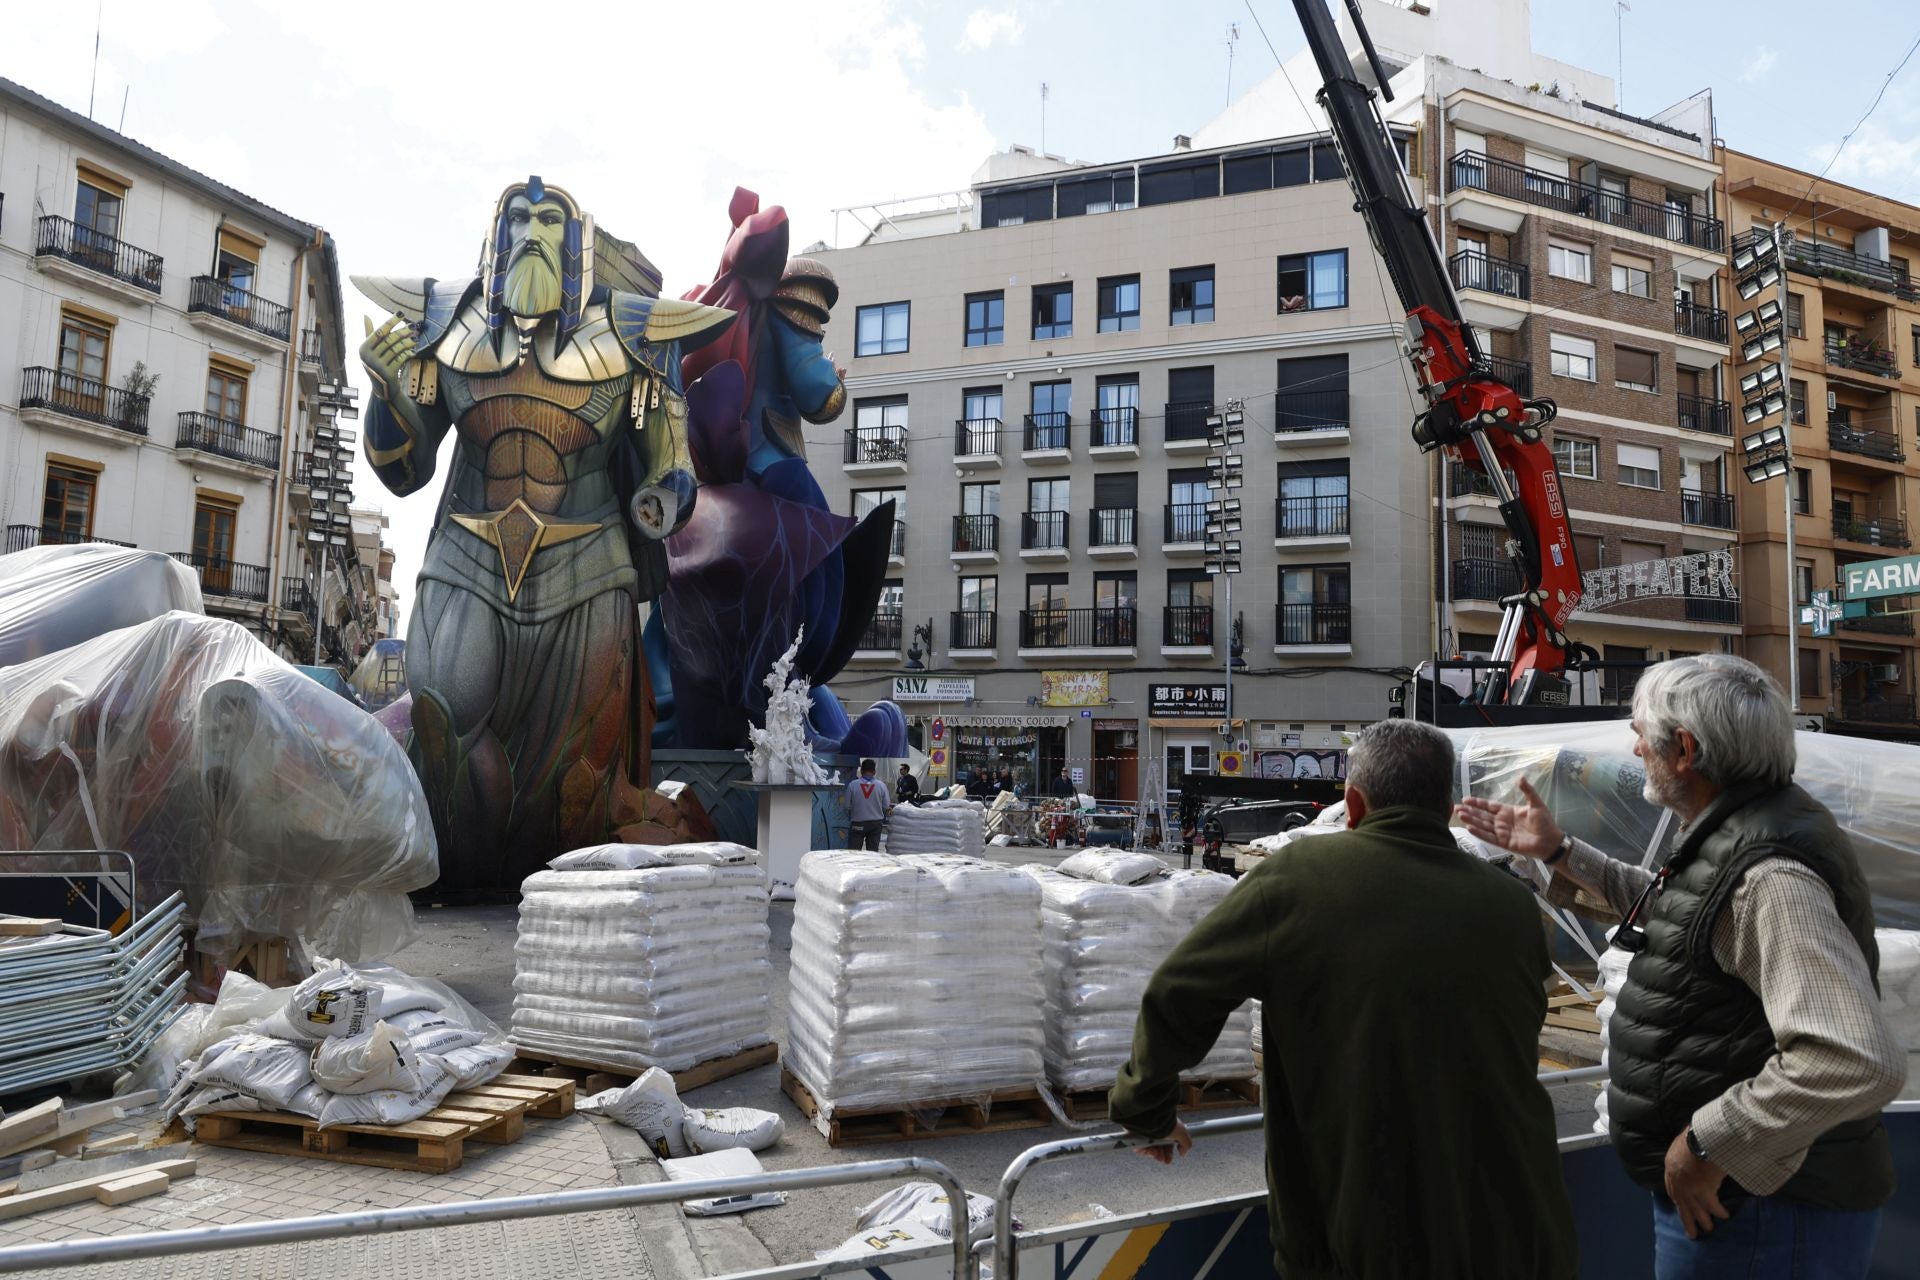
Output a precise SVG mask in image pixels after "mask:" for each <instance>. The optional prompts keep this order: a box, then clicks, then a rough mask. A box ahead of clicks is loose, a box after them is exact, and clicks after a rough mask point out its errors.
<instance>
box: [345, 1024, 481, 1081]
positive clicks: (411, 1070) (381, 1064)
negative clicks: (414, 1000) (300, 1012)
mask: <svg viewBox="0 0 1920 1280" xmlns="http://www.w3.org/2000/svg"><path fill="white" fill-rule="evenodd" d="M473 1034H474V1036H475V1037H476V1038H477V1037H478V1035H479V1033H478V1032H474V1033H473ZM421 1052H422V1050H420V1049H419V1048H418V1047H417V1046H415V1045H414V1044H413V1043H412V1042H411V1041H409V1040H408V1038H407V1033H406V1032H404V1031H401V1030H400V1029H398V1028H397V1027H395V1026H393V1025H392V1024H391V1023H387V1022H376V1023H374V1024H373V1029H372V1030H371V1031H368V1032H367V1033H366V1034H364V1035H358V1036H330V1037H328V1038H327V1039H325V1040H322V1041H321V1042H320V1043H319V1044H317V1045H315V1046H314V1047H313V1056H312V1059H311V1061H312V1064H313V1082H314V1083H315V1084H317V1085H319V1086H320V1087H321V1088H323V1089H326V1090H328V1091H329V1092H332V1093H373V1092H376V1091H378V1090H393V1091H397V1092H400V1093H413V1092H415V1091H416V1090H418V1089H419V1088H420V1072H419V1066H420V1059H419V1056H418V1055H419V1054H420V1053H421Z"/></svg>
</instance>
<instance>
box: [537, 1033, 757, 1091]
mask: <svg viewBox="0 0 1920 1280" xmlns="http://www.w3.org/2000/svg"><path fill="white" fill-rule="evenodd" d="M516 1047H517V1046H516ZM518 1052H519V1054H520V1056H519V1057H518V1058H517V1059H515V1060H514V1062H512V1063H511V1064H510V1065H511V1067H512V1068H513V1069H514V1070H516V1071H521V1072H525V1073H526V1074H527V1075H530V1076H536V1077H540V1078H542V1079H553V1080H573V1081H575V1082H576V1083H578V1084H579V1086H580V1092H582V1093H599V1092H600V1091H601V1090H602V1089H618V1088H621V1087H623V1086H625V1085H629V1084H632V1083H633V1082H634V1081H635V1080H637V1079H639V1078H640V1077H641V1076H642V1075H644V1074H645V1073H646V1068H644V1067H640V1068H635V1067H621V1066H615V1065H614V1064H612V1063H607V1062H595V1061H593V1060H592V1059H590V1058H570V1057H567V1056H565V1055H563V1054H558V1053H550V1052H548V1051H547V1050H545V1049H525V1048H520V1049H518ZM779 1059H780V1046H779V1045H776V1044H761V1045H755V1046H754V1047H753V1048H751V1049H742V1050H741V1051H740V1052H738V1053H734V1054H729V1055H727V1056H726V1057H724V1058H708V1059H707V1060H706V1061H705V1062H696V1063H694V1064H693V1065H692V1066H690V1067H688V1068H687V1069H686V1070H685V1071H675V1072H672V1073H671V1074H672V1076H673V1088H674V1092H676V1093H689V1092H691V1091H692V1090H695V1089H698V1088H699V1087H700V1086H701V1085H703V1084H712V1083H713V1082H714V1081H716V1080H725V1079H726V1078H727V1077H728V1076H737V1075H739V1074H740V1073H741V1072H743V1071H752V1070H753V1069H754V1068H755V1067H764V1066H766V1065H767V1064H768V1063H770V1062H777V1061H779Z"/></svg>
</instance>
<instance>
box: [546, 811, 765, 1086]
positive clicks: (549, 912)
mask: <svg viewBox="0 0 1920 1280" xmlns="http://www.w3.org/2000/svg"><path fill="white" fill-rule="evenodd" d="M683 847H684V848H687V849H690V850H692V851H693V853H692V854H690V855H681V854H677V853H675V852H674V849H675V846H662V847H655V846H642V845H629V846H613V847H612V848H616V849H620V850H621V852H619V853H609V852H607V850H608V848H609V847H608V846H602V847H600V848H598V849H591V850H580V851H578V852H579V853H581V854H584V855H591V857H589V858H582V859H581V861H602V860H609V859H611V860H618V861H621V862H631V863H633V864H634V865H633V866H632V867H631V868H629V869H625V870H571V871H541V872H537V873H535V874H534V875H532V876H529V877H528V878H527V880H526V882H525V883H524V884H522V885H521V902H520V923H519V937H518V939H517V940H516V941H515V943H514V957H515V963H514V970H515V971H514V982H513V986H514V1000H513V1038H514V1042H515V1043H516V1044H519V1045H521V1046H523V1047H525V1048H528V1049H531V1050H535V1051H545V1052H548V1053H554V1054H559V1055H562V1056H566V1057H573V1058H584V1059H586V1060H588V1061H591V1062H599V1063H605V1064H607V1065H610V1066H616V1067H627V1068H631V1069H634V1070H644V1069H646V1068H647V1067H652V1066H661V1067H665V1068H666V1069H667V1070H669V1071H684V1070H686V1069H687V1068H689V1067H692V1066H694V1065H695V1064H696V1063H700V1062H705V1061H707V1060H709V1059H712V1058H720V1057H726V1056H729V1055H731V1054H735V1053H738V1052H740V1051H742V1050H743V1049H749V1048H753V1047H756V1046H758V1045H763V1044H766V1043H768V1034H767V1032H768V1026H769V1023H770V1021H771V1003H770V997H769V986H770V982H771V976H772V963H771V961H770V959H769V956H768V950H767V948H768V940H769V937H770V934H769V931H768V928H767V884H766V876H765V872H764V871H763V869H762V868H761V866H760V865H759V861H758V855H757V854H754V853H753V851H752V850H749V849H743V848H742V847H741V846H739V845H725V844H709V845H703V846H683ZM649 849H652V850H653V852H651V853H648V852H645V851H646V850H649ZM741 855H746V857H745V860H742V858H741ZM573 857H574V855H573V854H567V855H563V856H562V857H561V858H560V859H556V861H566V860H569V859H572V858H573Z"/></svg>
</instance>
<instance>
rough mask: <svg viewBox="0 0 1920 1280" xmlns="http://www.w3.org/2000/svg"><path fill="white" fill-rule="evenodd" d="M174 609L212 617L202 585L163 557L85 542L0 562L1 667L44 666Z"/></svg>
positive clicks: (183, 567) (188, 571)
mask: <svg viewBox="0 0 1920 1280" xmlns="http://www.w3.org/2000/svg"><path fill="white" fill-rule="evenodd" d="M175 609H179V610H184V611H185V612H187V613H202V612H204V611H205V610H204V609H203V607H202V605H201V601H200V580H199V578H197V577H196V576H195V575H194V572H193V570H191V569H189V568H188V567H187V566H186V565H183V564H181V563H180V562H179V561H177V560H175V559H174V558H173V557H172V556H167V555H162V554H161V553H160V552H158V551H139V550H135V549H134V548H132V547H114V546H109V545H107V544H106V543H103V542H83V543H78V544H76V545H73V546H47V547H32V548H30V549H28V550H26V551H16V552H14V553H13V554H12V555H7V556H0V667H11V666H16V665H18V664H20V663H22V662H31V661H33V660H34V659H35V658H44V657H45V656H47V655H48V654H50V653H58V652H60V650H62V649H70V648H72V647H73V646H74V645H77V644H84V643H86V642H87V641H88V640H92V639H94V638H95V637H96V636H103V635H105V634H107V633H108V632H109V631H118V630H119V629H120V628H122V627H134V626H138V625H140V624H141V623H143V622H150V621H152V620H153V619H155V618H157V617H159V616H160V615H161V614H163V613H169V612H171V611H173V610H175Z"/></svg>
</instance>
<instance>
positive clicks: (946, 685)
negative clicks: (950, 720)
mask: <svg viewBox="0 0 1920 1280" xmlns="http://www.w3.org/2000/svg"><path fill="white" fill-rule="evenodd" d="M972 697H973V677H972V676H895V677H894V678H893V700H894V701H895V702H966V701H967V700H968V699H970V698H972Z"/></svg>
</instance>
